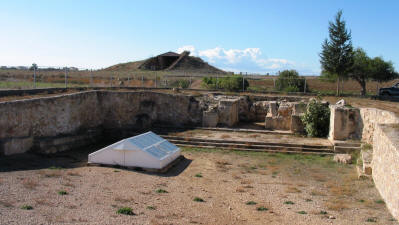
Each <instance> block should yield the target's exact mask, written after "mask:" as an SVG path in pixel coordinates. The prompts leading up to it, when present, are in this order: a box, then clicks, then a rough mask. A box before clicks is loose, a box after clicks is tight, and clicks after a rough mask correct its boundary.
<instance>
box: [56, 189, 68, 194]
mask: <svg viewBox="0 0 399 225" xmlns="http://www.w3.org/2000/svg"><path fill="white" fill-rule="evenodd" d="M58 194H59V195H67V194H68V192H66V191H64V190H61V191H59V192H58Z"/></svg>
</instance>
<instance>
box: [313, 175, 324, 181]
mask: <svg viewBox="0 0 399 225" xmlns="http://www.w3.org/2000/svg"><path fill="white" fill-rule="evenodd" d="M312 178H313V179H314V180H315V181H318V182H326V181H327V179H326V177H325V176H323V175H321V174H313V175H312Z"/></svg>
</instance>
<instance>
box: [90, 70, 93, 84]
mask: <svg viewBox="0 0 399 225" xmlns="http://www.w3.org/2000/svg"><path fill="white" fill-rule="evenodd" d="M90 87H93V70H92V69H90Z"/></svg>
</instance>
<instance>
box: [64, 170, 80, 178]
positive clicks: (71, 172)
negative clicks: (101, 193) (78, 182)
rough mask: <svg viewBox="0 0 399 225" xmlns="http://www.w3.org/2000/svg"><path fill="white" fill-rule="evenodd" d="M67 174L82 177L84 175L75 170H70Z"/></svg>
mask: <svg viewBox="0 0 399 225" xmlns="http://www.w3.org/2000/svg"><path fill="white" fill-rule="evenodd" d="M67 175H68V176H72V177H81V176H82V175H81V174H80V173H78V172H74V171H68V172H67Z"/></svg>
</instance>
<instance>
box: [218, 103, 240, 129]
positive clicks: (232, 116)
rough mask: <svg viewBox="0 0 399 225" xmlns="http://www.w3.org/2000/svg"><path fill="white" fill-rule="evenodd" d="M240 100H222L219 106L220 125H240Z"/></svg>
mask: <svg viewBox="0 0 399 225" xmlns="http://www.w3.org/2000/svg"><path fill="white" fill-rule="evenodd" d="M238 102H239V99H236V98H234V99H230V98H226V99H220V101H219V104H218V113H219V123H220V124H223V125H225V126H228V127H232V126H234V125H235V124H237V123H238V110H239V108H238Z"/></svg>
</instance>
